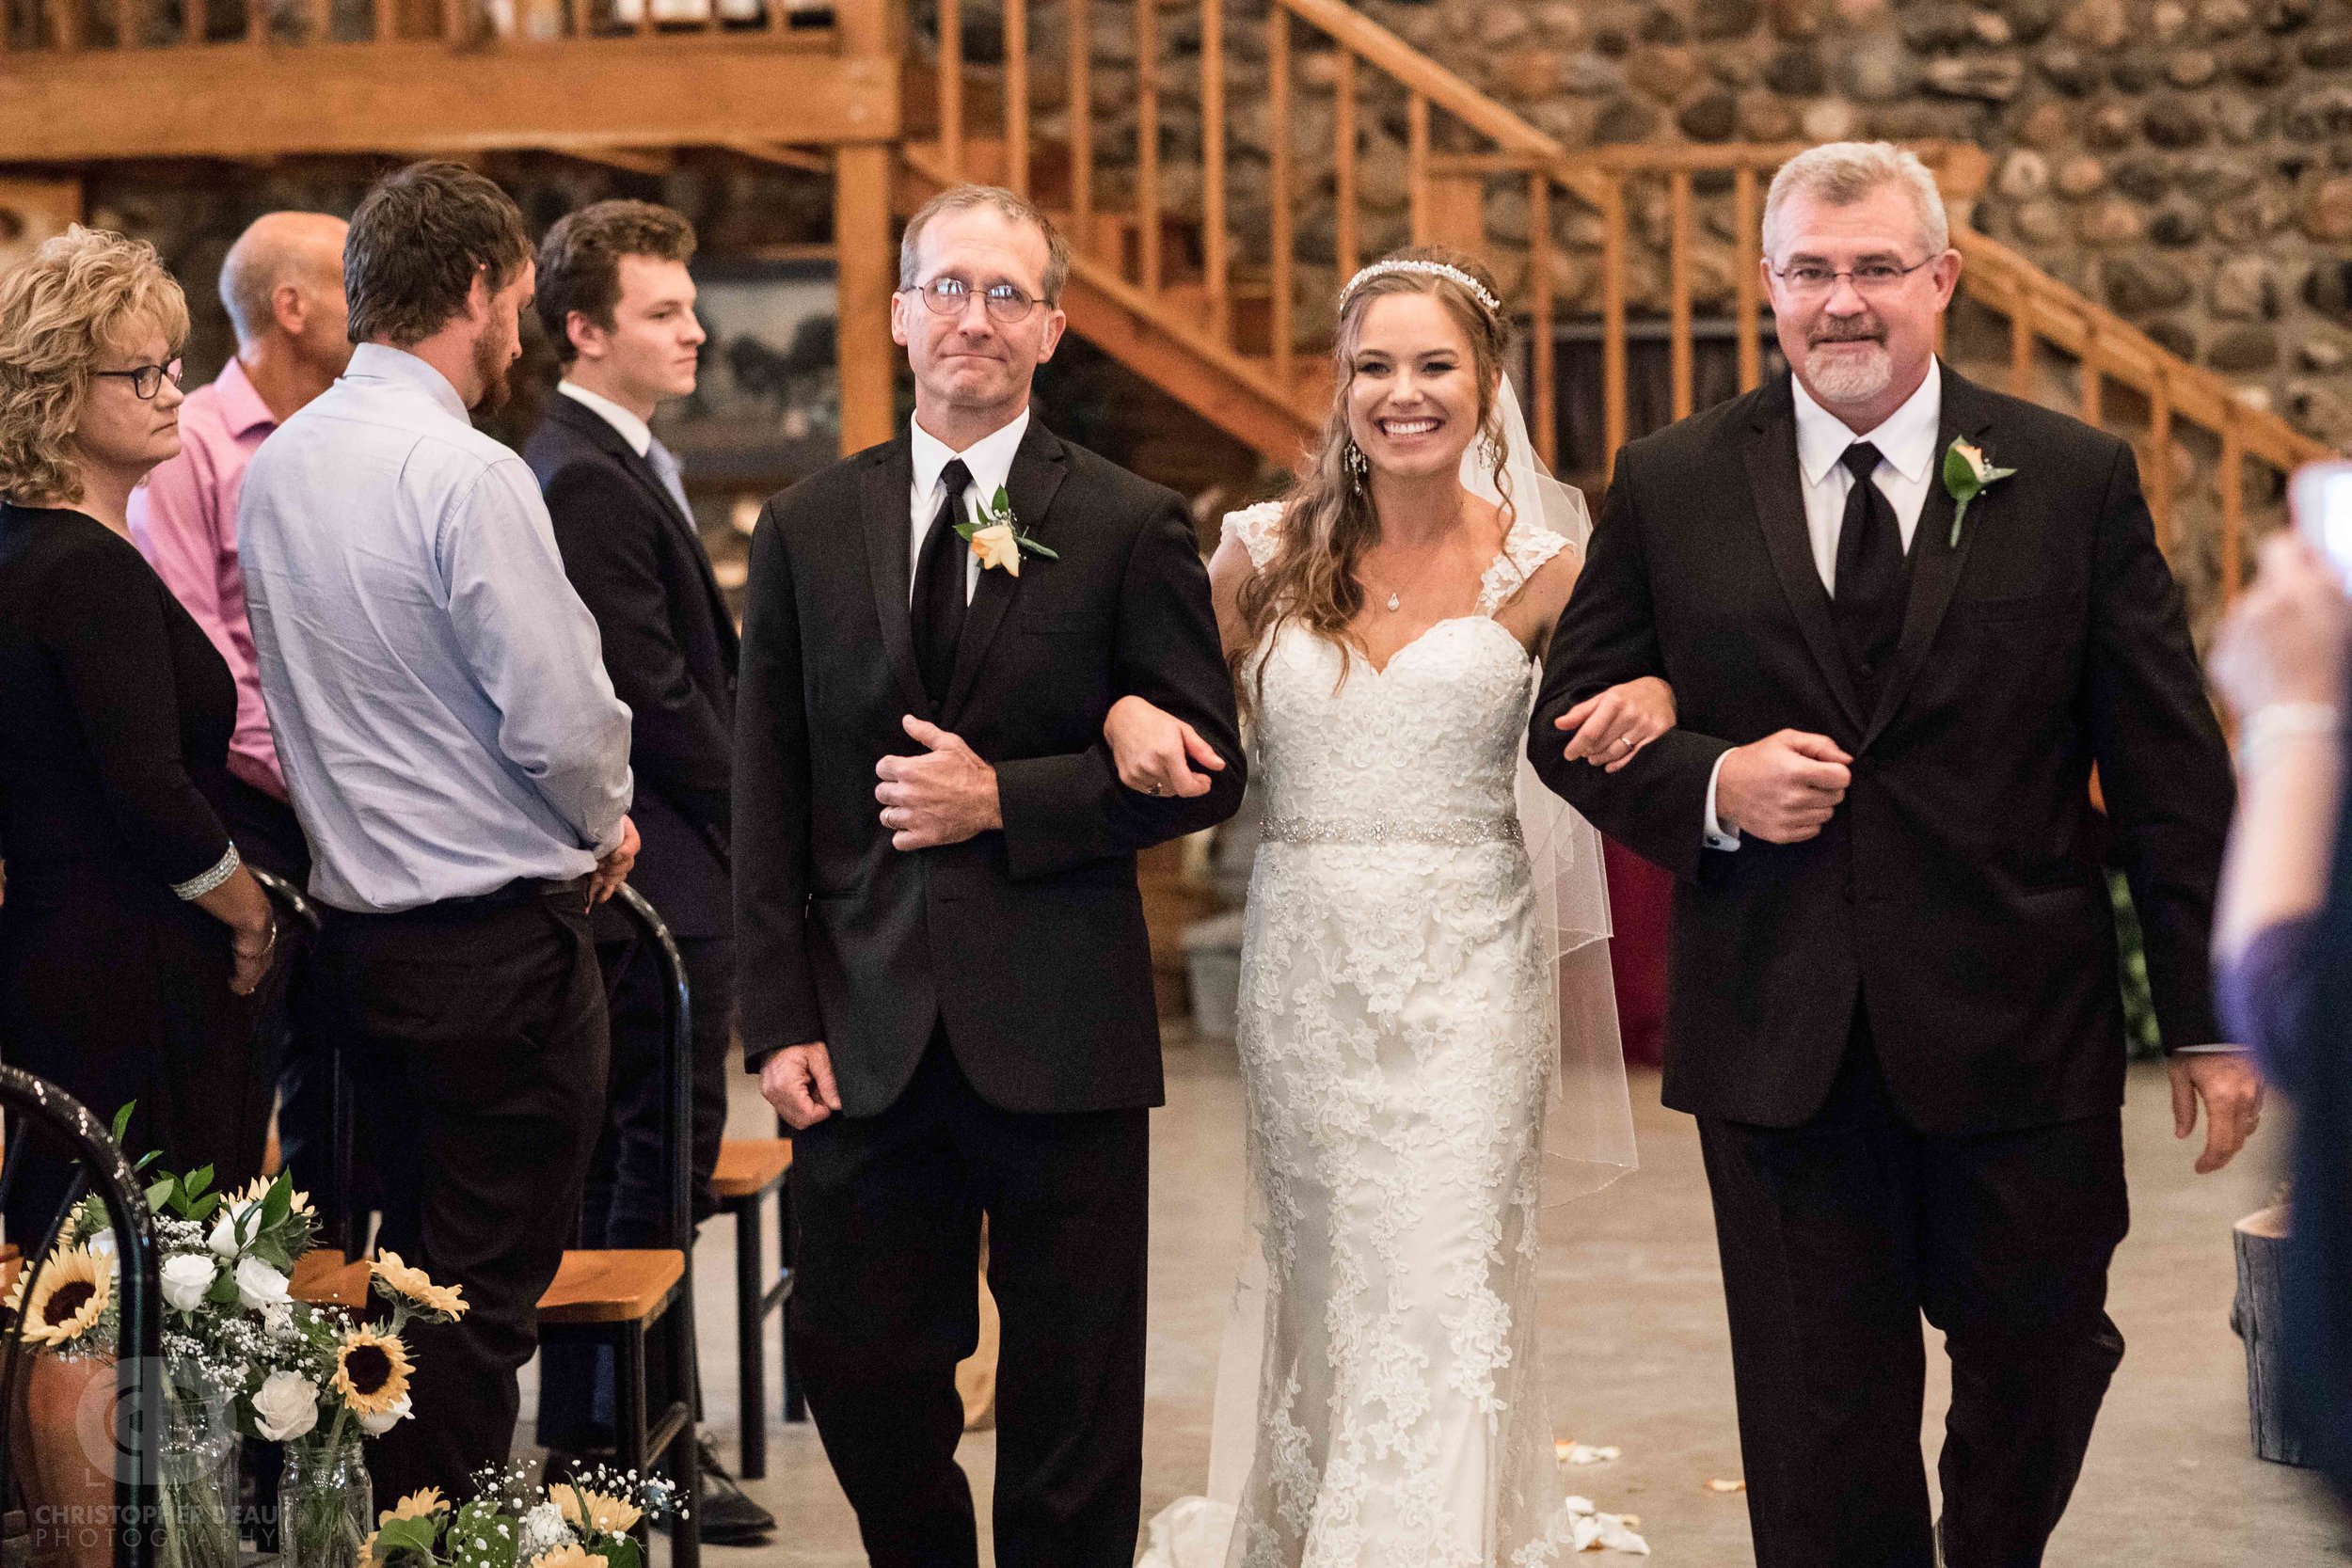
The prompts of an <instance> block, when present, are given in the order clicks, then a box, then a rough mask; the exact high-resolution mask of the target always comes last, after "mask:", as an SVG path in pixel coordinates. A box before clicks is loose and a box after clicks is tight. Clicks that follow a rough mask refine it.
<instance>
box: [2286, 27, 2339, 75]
mask: <svg viewBox="0 0 2352 1568" xmlns="http://www.w3.org/2000/svg"><path fill="white" fill-rule="evenodd" d="M2296 53H2298V54H2300V55H2302V56H2303V63H2304V64H2305V65H2307V66H2309V67H2311V68H2312V70H2313V71H2352V28H2345V29H2344V30H2341V31H2338V32H2333V33H2322V34H2320V35H2319V36H2318V37H2317V38H2310V39H2305V40H2303V47H2302V48H2301V49H2300V50H2298V51H2296Z"/></svg>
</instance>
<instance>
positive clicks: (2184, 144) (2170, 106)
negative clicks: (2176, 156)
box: [2139, 97, 2210, 149]
mask: <svg viewBox="0 0 2352 1568" xmlns="http://www.w3.org/2000/svg"><path fill="white" fill-rule="evenodd" d="M2139 124H2140V129H2141V131H2143V132H2144V133H2146V135H2147V137H2148V139H2149V140H2150V141H2152V142H2153V143H2155V144H2156V145H2157V146H2158V147H2165V148H2174V149H2179V148H2188V147H2196V146H2198V145H2199V144H2201V142H2203V141H2204V139H2205V137H2206V136H2207V135H2209V134H2210V132H2209V129H2208V127H2207V126H2206V123H2205V117H2204V114H2203V112H2202V111H2201V110H2200V109H2199V108H2198V106H2197V105H2196V104H2195V103H2190V102H2189V101H2188V100H2186V99H2184V98H2172V97H2164V98H2159V99H2156V100H2155V101H2154V102H2153V103H2150V104H2149V105H2148V110H2147V113H2145V114H2144V115H2142V116H2141V117H2140V122H2139Z"/></svg>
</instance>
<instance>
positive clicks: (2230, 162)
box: [2181, 152, 2263, 207]
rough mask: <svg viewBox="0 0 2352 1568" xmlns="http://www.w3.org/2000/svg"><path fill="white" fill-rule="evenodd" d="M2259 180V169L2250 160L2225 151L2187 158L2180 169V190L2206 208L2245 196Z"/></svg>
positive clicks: (2260, 174)
mask: <svg viewBox="0 0 2352 1568" xmlns="http://www.w3.org/2000/svg"><path fill="white" fill-rule="evenodd" d="M2262 178H2263V171H2262V169H2261V168H2260V167H2258V166H2256V165H2255V164H2254V163H2253V161H2252V160H2250V159H2248V158H2244V157H2234V156H2232V155H2231V154H2229V153H2226V152H2209V153H2206V154H2204V155H2202V156H2201V157H2196V158H2191V159H2190V160H2189V161H2188V162H2187V163H2186V164H2185V165H2183V166H2182V167H2181V188H2182V189H2183V190H2185V191H2186V192H2188V193H2189V195H2191V196H2193V197H2195V198H2197V199H2198V200H2200V201H2201V202H2203V203H2204V204H2205V205H2207V206H2208V207H2210V206H2212V205H2213V204H2215V203H2216V202H2219V201H2225V200H2227V199H2229V198H2232V197H2235V196H2243V195H2245V194H2246V193H2247V192H2248V191H2250V190H2252V189H2253V188H2254V187H2255V186H2256V185H2257V184H2259V183H2261V182H2262Z"/></svg>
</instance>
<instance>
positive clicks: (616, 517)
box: [523, 201, 775, 1544]
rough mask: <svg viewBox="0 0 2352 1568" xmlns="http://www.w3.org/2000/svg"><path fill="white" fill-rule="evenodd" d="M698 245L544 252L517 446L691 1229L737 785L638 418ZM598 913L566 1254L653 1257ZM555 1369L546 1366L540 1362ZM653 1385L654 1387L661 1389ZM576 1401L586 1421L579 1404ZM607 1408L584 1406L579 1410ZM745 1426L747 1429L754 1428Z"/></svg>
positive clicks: (703, 1204)
mask: <svg viewBox="0 0 2352 1568" xmlns="http://www.w3.org/2000/svg"><path fill="white" fill-rule="evenodd" d="M693 254H694V230H693V229H692V227H691V225H689V224H688V223H687V221H686V219H685V218H683V217H682V216H680V215H679V214H676V213H674V212H672V211H670V210H669V209H668V208H666V207H657V206H654V205H652V204H651V203H649V202H644V201H599V202H597V203H596V204H595V205H593V206H590V207H584V208H582V209H581V210H580V211H579V212H577V213H572V214H567V215H565V216H564V217H563V218H561V219H559V220H558V221H557V222H556V224H555V226H554V227H553V228H551V229H549V230H548V233H547V237H546V239H545V240H543V241H542V242H541V243H540V246H539V265H538V285H539V292H538V296H537V304H538V309H539V316H540V320H541V322H542V323H543V324H544V325H545V326H546V327H547V332H548V341H549V342H551V343H553V344H554V345H555V347H556V353H557V356H558V357H559V358H561V359H562V360H563V362H564V379H563V381H562V382H561V383H559V384H558V386H557V388H556V392H557V396H555V397H553V398H551V399H549V400H548V409H547V415H546V419H545V421H544V422H543V423H542V424H541V425H540V426H539V428H538V430H537V431H536V432H534V433H533V434H532V437H531V439H530V440H529V441H528V442H527V443H526V444H525V445H524V447H523V456H524V458H525V459H526V460H527V461H528V462H529V463H530V464H531V467H532V473H534V474H535V475H536V476H537V477H538V480H539V486H540V489H541V491H542V492H543V493H544V494H545V495H546V497H547V501H548V516H549V517H550V518H551V519H553V521H554V524H555V540H556V545H557V547H558V548H559V549H561V550H562V551H563V555H564V574H565V575H566V576H567V577H569V578H570V579H571V582H572V586H573V587H574V588H575V589H576V590H578V591H579V594H580V599H581V601H582V602H583V603H585V604H586V605H587V606H588V609H589V611H590V612H591V613H592V614H594V615H595V616H596V631H597V634H598V636H599V637H600V639H601V640H602V642H603V649H604V663H605V669H606V671H607V673H610V675H611V676H612V689H613V690H614V692H615V693H616V694H617V695H618V696H619V697H620V698H621V700H622V701H623V702H625V703H627V704H628V710H629V766H630V768H632V769H633V770H634V772H635V774H636V778H637V800H636V806H635V812H634V816H635V820H636V822H637V826H638V832H639V834H640V836H641V837H642V838H643V840H644V847H643V848H642V849H641V850H640V851H639V853H638V858H637V866H636V870H635V871H634V873H632V875H631V877H630V882H631V884H632V885H633V886H634V887H636V889H637V890H638V891H639V892H640V893H642V894H644V895H645V897H646V898H647V899H648V900H649V901H650V902H651V903H652V904H653V906H654V908H655V910H656V911H659V912H660V915H661V918H662V921H663V922H664V924H666V925H667V926H668V927H670V934H671V935H672V936H673V937H675V939H676V940H677V945H678V953H679V956H680V957H681V958H683V959H684V960H685V964H686V974H687V980H688V984H689V986H690V987H691V994H692V997H693V1004H694V1006H693V1015H692V1016H693V1022H694V1072H693V1081H694V1103H693V1128H694V1139H693V1153H692V1164H693V1178H694V1183H693V1194H692V1201H693V1216H692V1217H693V1220H694V1222H695V1223H696V1224H697V1225H699V1224H700V1223H701V1222H702V1221H703V1220H704V1219H705V1218H707V1216H708V1215H709V1214H710V1213H712V1212H714V1211H715V1209H716V1204H715V1202H714V1200H713V1199H712V1197H711V1195H710V1188H709V1183H710V1174H711V1171H712V1169H713V1167H714V1166H715V1165H716V1164H718V1159H719V1142H720V1137H721V1134H722V1133H723V1132H724V1130H725V1127H726V1117H727V1088H726V1072H727V1058H728V1055H729V1050H728V1047H729V1044H730V1042H731V1040H732V1038H733V1026H734V1013H735V1008H734V993H735V940H734V932H735V911H734V893H733V889H732V888H731V886H730V885H729V881H730V879H729V875H728V864H727V823H728V816H729V813H730V810H731V807H732V804H733V800H732V794H731V792H732V788H733V784H734V772H735V751H734V724H735V681H736V659H737V656H738V647H737V641H736V633H735V620H734V617H733V616H732V615H730V614H729V613H728V611H727V607H726V603H725V601H724V600H723V598H722V597H721V596H720V593H719V585H718V582H717V581H716V580H715V579H714V578H713V577H712V576H711V570H710V558H709V556H708V555H707V553H706V552H705V550H704V548H703V543H702V536H701V535H700V534H699V533H698V532H697V531H696V530H695V527H694V514H693V509H692V508H691V506H690V505H689V504H688V502H687V498H686V490H685V487H684V484H683V483H682V482H681V480H680V476H679V471H678V463H677V459H676V458H675V457H674V456H672V455H671V453H670V451H669V449H668V448H666V447H664V446H663V445H662V444H661V443H660V440H658V439H656V438H655V436H654V434H653V431H652V429H651V428H650V425H649V423H648V421H650V420H651V419H652V418H653V414H654V410H655V408H656V406H657V405H658V404H660V403H662V402H663V401H664V400H666V399H669V398H675V397H683V396H685V395H687V394H688V393H691V391H693V389H694V372H695V361H696V357H697V351H698V350H699V349H700V348H701V346H702V344H703V341H704V336H705V335H704V332H703V329H702V326H701V324H700V323H699V322H697V321H696V319H695V316H694V280H693V278H692V277H691V276H689V274H688V272H687V262H688V261H691V260H692V258H693ZM629 934H630V933H629V928H628V926H627V924H626V923H625V922H624V921H623V920H622V919H621V918H620V917H619V916H617V915H614V914H612V913H611V911H604V912H603V913H601V914H600V915H599V918H598V923H597V939H598V940H597V952H598V956H599V957H600V958H602V959H603V961H604V964H605V967H606V972H607V974H611V973H612V967H613V966H615V965H618V966H620V974H619V976H618V987H617V990H616V991H615V993H614V996H613V1000H612V1114H611V1116H610V1117H609V1118H608V1119H607V1121H606V1125H605V1130H604V1134H603V1136H602V1138H601V1139H600V1140H599V1142H598V1146H597V1149H596V1162H595V1164H593V1165H592V1166H591V1167H590V1171H589V1179H588V1188H587V1192H586V1195H585V1196H584V1198H583V1202H582V1212H581V1215H580V1244H581V1245H583V1246H590V1247H660V1246H673V1245H676V1244H678V1243H677V1239H676V1238H675V1236H673V1235H672V1234H671V1227H670V1214H669V1209H668V1205H669V1194H670V1175H669V1166H668V1164H666V1161H665V1156H664V1147H665V1144H666V1142H667V1139H666V1136H665V1132H664V1129H663V1125H662V1116H661V1100H662V1085H663V1082H664V1077H663V1057H664V1055H665V1053H666V1050H667V1039H666V1029H665V1026H664V1020H663V1012H662V990H663V987H662V982H661V974H660V969H659V968H658V967H657V966H656V963H655V961H654V955H653V954H652V953H651V952H649V951H647V950H645V949H644V947H643V946H642V944H638V943H634V942H630V941H629ZM557 1359H559V1360H560V1359H563V1358H562V1357H560V1356H559V1357H557ZM611 1368H612V1359H611V1357H610V1356H609V1355H606V1356H604V1357H602V1358H601V1366H600V1368H599V1367H592V1366H590V1365H587V1364H582V1365H580V1366H577V1367H566V1368H564V1369H563V1370H561V1371H560V1372H558V1373H556V1374H555V1375H549V1376H544V1377H542V1378H541V1380H540V1428H539V1437H540V1441H542V1442H543V1443H547V1444H548V1445H549V1446H550V1447H551V1448H556V1449H566V1450H579V1449H585V1448H589V1447H602V1446H605V1445H607V1444H609V1442H610V1438H609V1436H608V1437H604V1438H603V1439H602V1441H599V1440H598V1436H597V1434H596V1432H595V1430H594V1420H595V1419H596V1417H598V1416H601V1417H602V1418H603V1420H604V1421H605V1422H606V1423H607V1425H608V1427H609V1423H610V1411H609V1406H610V1402H611V1394H610V1379H611V1376H612V1370H611ZM668 1375H671V1374H670V1373H668V1371H667V1370H666V1369H665V1370H664V1376H665V1378H666V1377H667V1376H668ZM592 1396H593V1398H594V1405H592ZM596 1405H600V1406H603V1407H604V1408H603V1409H602V1410H597V1409H596V1408H594V1406H596ZM757 1418H758V1413H757V1412H755V1411H749V1412H746V1413H745V1419H747V1420H749V1419H757ZM716 1457H717V1456H716V1454H715V1453H706V1454H705V1456H704V1461H703V1469H704V1475H705V1476H706V1477H707V1478H708V1480H709V1481H710V1483H711V1486H710V1488H709V1489H708V1490H707V1492H706V1496H705V1497H703V1498H702V1499H701V1510H702V1513H701V1519H702V1532H703V1537H704V1539H706V1540H709V1541H714V1542H718V1543H721V1544H749V1543H750V1542H752V1541H755V1540H757V1539H759V1538H760V1537H761V1536H763V1535H764V1534H765V1532H766V1531H768V1530H770V1529H772V1528H774V1525H775V1521H774V1520H773V1519H772V1518H771V1516H770V1515H769V1514H768V1513H767V1512H766V1511H765V1510H764V1509H761V1508H760V1507H759V1506H758V1505H757V1504H755V1503H754V1502H752V1501H751V1500H750V1499H749V1498H748V1497H743V1496H742V1494H741V1493H740V1492H739V1491H737V1490H736V1489H735V1488H734V1487H733V1486H732V1485H731V1484H729V1483H728V1482H727V1481H726V1479H725V1477H724V1474H723V1472H722V1471H719V1470H718V1469H717V1467H716V1463H715V1462H716Z"/></svg>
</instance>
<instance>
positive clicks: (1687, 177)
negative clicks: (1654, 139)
mask: <svg viewBox="0 0 2352 1568" xmlns="http://www.w3.org/2000/svg"><path fill="white" fill-rule="evenodd" d="M1666 199H1667V207H1668V213H1669V221H1670V224H1671V231H1670V233H1669V235H1668V237H1667V241H1666V245H1667V254H1666V277H1667V288H1668V291H1669V292H1668V294H1667V301H1666V315H1667V322H1666V336H1667V341H1666V354H1667V360H1668V364H1669V367H1670V371H1671V375H1672V379H1673V387H1674V417H1675V418H1676V419H1677V420H1687V419H1689V418H1690V417H1691V404H1692V400H1693V398H1694V397H1695V396H1696V392H1695V389H1694V385H1693V382H1694V377H1693V375H1692V366H1691V354H1692V347H1691V245H1692V240H1691V171H1690V170H1689V169H1686V168H1678V169H1676V170H1675V171H1674V172H1673V173H1672V174H1670V175H1668V176H1667V177H1666Z"/></svg>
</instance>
